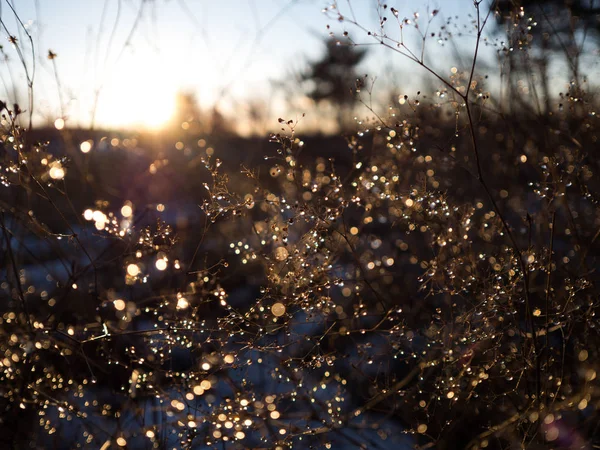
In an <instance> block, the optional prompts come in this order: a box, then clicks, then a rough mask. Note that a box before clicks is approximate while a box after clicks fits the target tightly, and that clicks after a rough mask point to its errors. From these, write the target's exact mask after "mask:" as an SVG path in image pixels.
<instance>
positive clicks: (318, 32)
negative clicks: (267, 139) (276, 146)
mask: <svg viewBox="0 0 600 450" xmlns="http://www.w3.org/2000/svg"><path fill="white" fill-rule="evenodd" d="M0 1H1V2H2V3H1V6H2V9H1V17H2V21H3V24H4V25H3V29H2V30H1V31H2V37H3V40H4V42H5V43H6V44H4V51H5V54H6V56H7V57H8V59H9V61H8V64H6V63H5V64H3V66H2V67H1V68H0V75H2V80H1V82H2V84H3V86H0V98H2V97H6V98H9V99H10V98H12V97H14V89H13V88H14V87H16V88H17V90H18V92H19V97H20V103H21V104H26V100H25V99H26V92H27V79H26V76H25V71H24V70H23V67H22V64H21V63H20V61H19V57H18V54H17V51H16V49H15V47H14V46H13V45H11V44H10V43H9V42H8V36H7V34H8V33H7V31H8V32H9V33H10V34H11V35H13V36H16V37H17V38H18V45H19V46H20V48H21V50H22V53H23V57H24V59H25V61H26V64H27V65H28V68H29V72H30V73H33V70H32V69H33V60H35V79H34V98H35V105H36V108H35V118H36V121H37V122H38V123H53V122H54V120H56V119H57V118H63V119H64V120H65V122H66V123H67V124H69V125H70V126H81V127H89V126H91V125H95V126H97V127H117V128H125V127H136V126H141V127H146V128H153V127H160V126H161V125H163V124H164V123H166V122H167V121H168V120H169V118H170V117H171V115H172V114H173V108H174V104H175V103H174V99H175V96H176V94H177V92H182V91H185V92H192V93H194V94H195V95H196V98H197V99H198V102H199V104H200V106H201V107H203V108H210V107H212V106H213V105H215V104H216V105H218V108H219V109H220V110H221V111H223V112H224V113H226V114H228V115H230V116H231V115H233V116H235V114H236V109H237V108H242V106H241V105H244V104H247V103H248V102H262V103H260V104H262V105H263V107H264V108H267V106H268V113H269V114H272V115H273V117H274V118H276V117H280V116H281V115H283V113H282V111H285V109H286V102H285V95H286V93H285V92H281V90H279V91H276V90H274V89H273V81H275V80H282V79H285V78H286V77H289V76H290V74H292V73H294V71H298V70H299V69H301V68H302V67H304V66H305V65H306V62H307V61H308V60H315V59H317V58H318V57H319V56H320V55H321V54H322V52H323V49H324V45H323V39H324V38H325V37H327V35H328V32H329V31H334V32H335V33H337V34H340V33H341V32H343V31H344V30H346V31H349V32H350V35H351V36H357V38H356V40H357V41H360V40H361V39H362V40H363V42H367V41H366V40H365V38H366V36H365V33H362V34H361V33H359V31H358V30H357V29H356V28H354V27H352V26H351V25H349V24H343V23H339V22H338V21H337V20H336V19H335V17H331V15H329V16H328V15H327V14H326V13H324V12H323V11H324V10H325V9H326V8H327V7H328V6H329V5H331V2H330V1H326V0H229V1H215V0H85V1H82V0H18V1H17V0H0ZM339 4H340V7H341V8H342V9H343V10H345V11H349V10H348V3H347V0H339ZM351 4H352V7H353V12H354V15H355V16H356V17H357V19H358V20H359V21H360V22H361V23H363V24H366V25H367V26H369V27H374V28H376V27H377V1H376V0H353V1H352V3H351ZM388 4H389V6H394V7H396V9H398V10H399V11H400V15H401V16H407V17H412V15H413V12H415V11H420V12H421V14H424V13H425V14H426V11H427V8H429V10H430V11H432V10H434V9H439V10H440V16H442V17H444V16H446V17H447V16H452V15H455V14H461V16H464V12H465V11H466V10H473V11H474V8H473V2H472V0H437V1H436V0H419V1H414V2H406V1H403V0H401V1H400V0H399V1H390V2H388ZM11 5H12V6H13V7H14V9H15V11H16V13H17V14H18V16H19V18H20V19H21V20H22V21H23V23H24V25H25V26H26V27H27V29H28V31H29V33H30V34H31V37H32V40H33V49H34V52H35V57H33V56H32V51H31V48H30V46H29V44H28V39H27V36H26V35H25V34H24V33H23V30H22V29H21V28H20V27H19V25H18V23H17V21H16V20H15V16H14V13H13V11H12V10H11V8H10V6H11ZM442 20H443V19H442ZM328 24H329V25H330V26H331V28H330V30H328V29H327V25H328ZM4 27H5V28H4ZM431 44H433V46H434V47H435V43H434V42H433V43H431ZM49 50H51V51H52V52H53V53H54V54H56V55H57V56H56V58H54V59H52V60H50V59H48V57H47V55H48V51H49ZM431 51H432V52H433V55H434V57H433V59H436V58H437V57H436V56H435V55H441V54H444V53H443V52H440V49H439V48H438V49H436V48H433V49H431ZM436 52H437V53H436ZM372 53H373V54H372V55H371V57H370V58H369V59H368V60H367V62H366V65H367V66H368V67H365V71H366V69H367V68H368V69H369V71H370V72H372V71H375V72H377V71H379V72H386V71H387V73H388V77H389V73H390V72H394V70H391V69H390V68H391V67H400V68H402V67H404V66H405V65H406V64H407V63H406V62H403V61H402V60H401V58H400V57H399V56H398V55H394V54H391V53H389V52H388V53H382V52H377V51H375V52H372ZM446 54H447V52H446ZM437 62H439V61H437ZM394 64H396V66H394ZM445 65H447V66H448V70H449V68H450V67H451V66H452V65H453V62H452V61H448V63H447V64H445ZM408 73H411V71H410V70H409V71H408ZM373 75H375V74H373ZM412 81H414V79H413V80H412ZM401 82H406V81H405V80H401ZM290 95H292V94H291V93H290ZM300 107H301V106H300ZM286 112H288V111H286ZM274 120H276V119H274Z"/></svg>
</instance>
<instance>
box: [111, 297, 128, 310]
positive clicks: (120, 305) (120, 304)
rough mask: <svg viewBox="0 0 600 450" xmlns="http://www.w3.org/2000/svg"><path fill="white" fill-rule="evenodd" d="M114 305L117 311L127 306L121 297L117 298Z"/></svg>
mask: <svg viewBox="0 0 600 450" xmlns="http://www.w3.org/2000/svg"><path fill="white" fill-rule="evenodd" d="M113 305H115V309H116V310H117V311H123V310H124V309H125V306H126V305H125V302H124V301H123V300H121V299H118V300H115V301H114V302H113Z"/></svg>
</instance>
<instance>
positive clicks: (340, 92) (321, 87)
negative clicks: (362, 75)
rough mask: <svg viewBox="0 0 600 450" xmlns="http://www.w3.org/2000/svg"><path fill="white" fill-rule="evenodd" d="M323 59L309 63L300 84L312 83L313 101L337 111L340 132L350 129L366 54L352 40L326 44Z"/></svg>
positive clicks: (332, 41) (309, 89)
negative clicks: (360, 65)
mask: <svg viewBox="0 0 600 450" xmlns="http://www.w3.org/2000/svg"><path fill="white" fill-rule="evenodd" d="M325 45H326V51H325V54H324V55H323V57H322V58H321V59H319V60H317V61H313V62H310V63H309V67H308V69H307V70H306V71H305V72H304V73H302V74H301V76H300V79H301V82H304V83H306V82H311V85H310V87H309V88H308V90H307V95H308V97H309V98H310V99H312V100H314V101H315V102H317V103H320V102H323V101H326V102H329V103H330V104H331V105H332V106H333V107H335V108H336V109H337V120H338V124H339V127H340V128H341V129H346V128H347V127H348V125H349V123H348V118H349V117H351V112H352V110H353V108H354V105H355V103H356V97H355V96H354V94H353V88H355V87H356V83H357V80H358V74H357V66H358V65H359V64H360V63H361V62H362V61H363V59H364V58H365V56H366V54H367V51H366V50H365V49H364V48H358V47H356V45H354V44H352V43H351V42H350V41H349V40H348V41H346V42H340V41H337V40H333V39H327V40H326V41H325Z"/></svg>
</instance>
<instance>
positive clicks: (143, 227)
mask: <svg viewBox="0 0 600 450" xmlns="http://www.w3.org/2000/svg"><path fill="white" fill-rule="evenodd" d="M379 11H380V15H381V17H380V26H381V29H380V30H378V31H369V30H368V29H367V28H365V27H361V25H360V23H359V22H358V21H357V20H356V18H354V17H353V16H352V14H346V13H344V12H343V11H341V10H339V9H338V8H337V6H335V5H334V6H333V7H332V8H330V9H328V13H329V14H331V15H332V17H333V18H335V19H338V20H340V21H341V22H343V23H344V22H345V23H348V22H350V23H353V24H354V25H356V26H358V27H359V30H360V29H362V31H364V33H365V35H366V36H367V37H368V38H371V39H374V40H375V42H380V43H381V45H383V46H385V47H388V48H389V50H390V51H395V52H397V53H400V54H401V56H403V57H405V58H408V59H409V60H412V62H413V63H414V64H416V65H417V66H420V67H421V68H423V69H424V70H425V71H428V72H430V74H431V75H432V76H433V77H434V78H435V79H436V80H437V81H436V82H437V83H439V88H438V89H437V90H436V92H434V93H431V94H428V95H427V96H426V95H425V94H423V95H421V94H420V93H419V94H418V95H417V96H409V95H406V96H404V95H402V96H401V97H400V99H399V100H400V104H401V105H400V106H398V107H397V108H393V109H391V110H388V113H386V114H380V113H378V112H377V111H378V110H377V107H376V106H373V105H372V104H371V103H369V102H368V100H366V99H364V98H363V101H364V103H365V104H366V105H367V106H368V107H369V108H370V110H371V112H372V113H373V114H372V117H371V119H368V120H365V121H362V122H361V123H360V124H359V126H360V129H359V131H358V132H357V133H356V135H354V136H350V137H348V139H347V145H346V148H345V149H344V151H343V152H341V153H340V154H338V155H337V156H336V157H335V158H333V157H328V156H324V155H325V153H324V152H326V151H328V152H329V153H328V154H329V155H331V154H332V152H331V151H330V149H318V150H312V149H311V148H310V145H311V144H310V140H308V139H306V142H305V141H303V140H302V139H301V138H300V137H299V136H298V134H297V129H298V127H299V126H301V124H299V121H295V120H283V119H280V120H279V123H280V130H279V132H278V133H274V134H272V135H271V137H270V141H271V147H270V149H271V150H270V151H269V154H268V155H266V159H265V162H263V163H260V164H257V165H256V167H245V166H244V167H242V170H241V171H240V170H237V168H236V167H235V164H233V163H231V161H228V160H227V158H226V156H227V155H226V154H225V151H222V153H224V155H223V156H221V155H220V154H219V145H216V144H215V145H214V147H215V148H216V149H217V151H216V152H215V151H214V149H213V147H212V145H213V144H211V143H208V144H207V143H206V142H203V144H202V145H201V146H200V149H197V148H196V149H194V150H192V149H191V146H190V145H189V143H187V142H185V143H184V142H180V143H181V145H182V146H183V147H186V146H187V147H186V148H187V149H188V150H189V151H188V152H187V154H188V155H189V156H185V154H186V153H184V154H177V155H173V156H169V158H167V157H166V156H165V155H160V154H159V155H149V156H145V157H146V158H148V157H150V158H154V160H153V162H151V163H150V164H147V163H148V162H149V161H146V163H145V166H144V170H143V171H142V172H140V171H139V170H138V174H139V176H141V175H142V174H143V175H144V176H146V175H147V174H148V173H149V174H156V173H157V172H159V171H161V170H167V169H166V167H167V163H168V167H172V172H171V176H168V177H167V176H164V177H163V178H154V179H153V180H154V183H162V184H160V187H162V188H164V189H170V187H169V186H171V184H174V185H175V186H176V187H177V188H181V189H182V191H181V192H177V193H176V194H173V195H172V200H173V202H174V204H175V206H174V207H173V210H174V211H175V212H176V213H177V211H178V210H177V208H183V206H182V198H190V197H191V198H193V199H194V200H195V201H196V203H197V204H199V205H200V209H201V211H202V212H203V216H202V220H201V221H194V222H192V223H191V224H188V226H187V227H186V226H185V223H183V222H181V220H180V221H179V223H178V221H177V220H176V219H175V218H171V217H170V216H169V215H168V214H167V213H168V212H169V211H170V210H171V206H170V205H169V204H166V205H163V204H158V205H157V204H154V203H151V204H150V205H148V207H146V208H144V207H143V206H140V205H138V204H137V202H135V201H132V200H129V201H127V202H123V201H121V200H119V199H115V200H113V201H108V200H105V199H106V198H110V196H111V194H110V192H109V189H106V190H102V189H100V190H98V191H96V192H93V191H90V192H88V193H86V192H83V191H84V190H85V189H87V188H85V187H84V186H85V185H87V183H88V181H87V180H89V179H90V178H89V177H87V176H86V173H87V175H89V174H90V172H86V170H87V169H86V168H85V167H86V166H85V164H79V162H78V160H77V158H78V156H77V155H76V154H75V152H71V154H70V156H71V158H70V161H71V162H70V163H69V162H68V160H69V159H68V158H64V157H63V156H61V155H60V154H59V153H58V152H56V151H53V149H52V148H51V147H50V145H49V144H47V143H43V142H42V143H35V144H34V143H32V140H31V139H27V133H26V131H25V130H23V129H22V128H20V127H19V125H18V121H17V118H18V116H19V109H18V107H17V106H15V107H14V108H10V107H8V106H7V105H5V104H2V110H3V113H4V116H3V121H2V125H3V132H2V133H3V137H2V144H1V147H0V152H1V156H2V174H3V175H2V176H3V179H2V181H3V184H4V185H5V186H6V188H5V190H4V192H3V193H2V202H3V203H2V215H1V216H0V219H1V222H0V226H1V229H2V239H3V243H2V251H3V255H4V260H5V264H4V269H3V273H2V275H3V284H2V289H3V291H4V295H5V299H6V301H5V302H4V303H3V304H2V308H3V309H2V327H1V328H0V330H1V333H0V338H1V340H0V347H1V348H2V353H3V355H4V358H3V359H2V361H1V363H2V364H1V368H2V372H1V380H2V388H1V390H2V391H1V392H2V400H1V401H2V408H3V412H4V413H3V422H2V424H3V425H2V426H3V434H2V436H3V439H5V440H6V442H7V443H8V442H10V443H12V445H13V446H15V447H24V446H26V445H27V444H28V443H32V445H34V446H35V445H42V446H43V445H45V446H51V445H54V446H55V447H61V446H64V443H65V442H66V441H68V442H69V447H72V446H73V445H71V442H73V443H77V445H78V446H89V447H92V448H98V447H100V448H102V449H107V448H109V447H110V446H117V447H119V446H120V447H125V446H128V447H131V448H146V447H152V446H153V447H155V448H162V447H165V448H166V447H173V446H174V447H182V448H202V447H215V448H219V447H221V448H228V447H231V448H287V447H297V448H310V447H318V448H322V447H325V448H341V447H348V448H399V447H402V446H406V447H411V446H419V447H435V448H447V449H450V448H508V447H517V446H521V447H528V448H545V447H546V446H548V445H550V446H553V447H556V448H560V447H568V448H571V447H586V446H593V445H595V443H596V441H597V431H596V424H597V419H598V416H597V414H596V410H597V409H598V402H599V397H600V393H599V390H598V387H597V381H596V377H597V370H598V366H597V363H596V361H597V360H598V356H599V355H598V348H599V344H600V342H599V337H598V333H597V329H598V328H597V327H598V321H597V314H596V308H597V307H598V287H597V283H598V275H597V273H596V271H595V267H596V265H597V256H598V237H599V236H600V231H598V230H599V228H600V215H599V210H598V194H597V193H598V187H599V186H598V181H597V177H594V173H595V171H597V170H598V167H597V166H598V160H597V158H596V157H595V156H596V153H597V152H595V150H597V147H598V144H597V127H598V124H597V121H598V118H597V115H596V113H595V107H596V103H595V102H594V99H593V97H592V95H591V94H590V93H589V92H586V91H585V90H584V87H585V86H586V83H585V82H584V80H583V78H582V79H581V80H579V79H577V80H571V83H570V88H569V91H568V92H565V93H563V94H561V95H560V96H559V98H557V99H551V100H550V101H549V102H548V104H549V105H551V110H550V111H543V112H539V111H537V110H536V109H535V108H529V107H527V106H528V105H529V106H530V105H531V102H529V101H527V100H523V101H522V102H521V103H520V104H522V105H524V106H523V107H522V108H520V110H514V109H512V110H511V109H508V108H505V107H503V106H502V105H503V103H502V102H501V100H502V99H501V98H498V97H495V95H494V94H493V93H492V92H491V88H490V87H488V86H486V83H487V81H486V77H485V75H484V74H482V75H480V74H479V72H478V62H477V57H478V53H479V51H480V46H481V45H483V44H484V43H488V42H491V44H490V45H497V48H498V50H499V52H498V53H499V57H500V58H501V59H503V58H509V57H511V58H512V57H514V56H510V55H512V54H514V53H516V54H517V55H518V56H522V55H527V54H530V52H534V51H535V50H533V49H532V47H530V45H531V40H530V39H529V37H528V36H529V34H528V27H530V26H532V25H531V23H532V22H534V21H535V19H534V18H533V17H532V18H530V17H529V16H528V14H527V13H526V11H525V10H520V9H517V10H516V13H514V14H512V15H510V16H509V19H510V21H511V22H510V29H511V30H519V31H522V33H515V34H513V35H511V36H509V37H508V38H509V39H513V40H514V41H509V42H507V43H506V44H502V43H500V41H494V40H492V39H490V40H489V41H488V40H486V39H485V36H486V35H485V31H486V29H485V27H486V26H487V25H486V24H487V23H488V22H489V20H490V18H491V17H492V16H493V14H494V13H495V10H494V8H493V7H492V8H490V9H489V10H487V9H486V10H483V6H482V5H481V3H480V2H476V3H475V6H474V13H473V24H472V25H473V27H474V28H473V30H474V37H473V39H474V47H475V50H474V54H473V56H472V59H471V62H470V64H469V65H468V66H469V67H468V69H467V70H466V71H465V72H462V71H460V70H458V69H457V70H453V71H452V72H451V73H450V74H449V75H446V74H445V73H439V72H436V71H435V70H434V69H433V68H431V67H430V66H428V65H427V63H426V60H425V56H424V52H421V51H415V50H412V49H411V48H410V47H409V46H408V45H407V44H405V42H404V37H403V35H404V33H405V32H406V31H407V30H408V29H409V28H410V27H413V26H415V21H416V27H417V28H415V29H416V31H417V32H418V33H422V34H421V35H420V36H422V45H423V48H424V47H425V41H426V39H427V38H428V37H429V36H430V34H429V26H430V24H431V23H433V20H434V18H435V17H437V16H438V14H439V13H438V12H437V11H429V12H428V15H429V17H428V18H427V19H426V21H427V22H428V25H427V30H422V29H421V28H419V26H420V22H419V17H418V15H415V16H414V17H413V18H412V19H410V20H409V19H401V18H400V17H399V16H398V14H397V11H396V10H394V9H393V8H388V7H386V6H385V5H383V4H380V5H379ZM393 21H397V25H398V26H399V27H400V30H401V39H400V40H399V41H393V40H392V39H391V38H390V37H389V36H390V34H388V32H387V31H386V27H388V26H389V24H390V23H392V22H393ZM449 27H450V26H449V25H448V24H447V23H446V24H445V25H443V27H442V29H441V30H440V31H439V33H438V34H435V33H434V36H436V37H437V38H438V39H440V40H441V41H442V42H445V38H451V36H450V35H449V31H448V30H449ZM532 36H533V35H532ZM532 39H533V37H532ZM525 69H526V70H533V67H530V68H527V67H525ZM525 75H531V72H526V73H525ZM357 87H358V88H360V89H361V90H362V91H363V92H359V93H358V94H359V95H364V91H365V89H364V84H363V83H362V82H360V83H357ZM529 87H530V92H531V91H532V90H533V88H534V87H535V81H534V79H533V77H530V84H529ZM522 88H523V84H521V94H522V95H523V96H524V94H525V89H522ZM366 92H367V94H369V92H370V90H366ZM509 100H510V101H516V99H509ZM448 117H449V118H448ZM132 145H133V144H132ZM207 145H210V147H207ZM316 146H317V145H316V144H315V147H316ZM223 147H225V145H224V144H223ZM66 148H67V149H68V148H69V147H68V146H67V147H66ZM209 149H210V150H209ZM215 153H216V154H217V155H219V157H220V158H222V159H218V158H217V157H216V156H215ZM95 157H96V158H98V159H97V160H96V161H100V158H116V159H117V160H118V159H119V158H122V154H118V155H117V156H116V157H115V156H114V155H113V156H111V155H109V154H105V155H100V156H95ZM139 159H140V160H141V159H142V157H139ZM69 164H71V165H69ZM136 165H138V159H136V161H135V162H130V161H120V169H121V170H123V175H122V177H125V176H127V177H129V179H130V178H132V177H133V176H132V175H130V173H129V171H130V170H131V171H135V170H136V169H135V167H136ZM145 167H149V168H148V169H145ZM190 167H191V168H193V169H192V170H193V173H190V174H185V171H186V170H187V171H189V170H190ZM197 167H200V168H202V170H204V171H205V172H204V174H203V175H202V177H203V178H202V179H200V180H198V177H197V170H198V169H197ZM260 169H262V170H260ZM96 170H97V171H98V172H97V173H96V174H95V175H96V177H98V178H99V179H102V180H106V179H108V176H106V175H105V178H102V177H101V176H99V171H101V168H96ZM110 172H111V176H112V177H114V178H118V177H119V176H120V175H118V171H117V165H116V164H114V163H112V162H111V164H110ZM69 177H73V178H74V179H79V180H81V181H80V183H79V184H77V185H76V186H71V185H69V184H67V182H68V180H69ZM178 177H182V178H183V180H182V179H178ZM188 177H189V178H188ZM92 179H93V178H92ZM176 183H179V184H176ZM184 189H188V191H186V192H183V190H184ZM76 195H79V197H78V199H79V201H78V204H77V207H79V208H80V209H77V208H73V209H74V211H73V210H71V209H70V208H71V206H70V200H71V199H72V198H73V196H76ZM133 195H134V194H131V196H133ZM135 195H138V196H139V197H140V198H144V199H147V198H148V197H145V196H144V195H145V193H144V194H135ZM165 195H166V194H165ZM85 202H87V206H82V205H83V204H85ZM94 202H95V203H94ZM178 202H179V203H178ZM140 203H141V202H140ZM142 205H143V204H142ZM84 208H86V209H85V211H84V210H83V209H84ZM38 421H39V424H40V425H41V427H40V428H39V429H38V428H36V427H33V426H32V424H33V423H34V422H38ZM34 428H35V429H36V430H38V431H34V432H33V433H34V434H32V435H28V434H26V432H32V431H31V430H32V429H34ZM31 436H33V437H31Z"/></svg>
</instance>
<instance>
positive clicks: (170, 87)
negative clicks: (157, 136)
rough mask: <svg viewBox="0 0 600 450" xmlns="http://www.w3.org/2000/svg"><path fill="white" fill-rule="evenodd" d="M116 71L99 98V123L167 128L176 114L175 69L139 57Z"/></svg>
mask: <svg viewBox="0 0 600 450" xmlns="http://www.w3.org/2000/svg"><path fill="white" fill-rule="evenodd" d="M136 56H137V57H136V58H131V59H130V60H127V62H126V63H123V64H122V65H121V66H120V67H119V69H117V70H115V72H114V74H113V75H112V77H111V83H110V84H109V85H107V86H106V89H104V90H103V91H102V92H101V94H100V98H99V103H98V110H97V117H96V118H97V120H98V122H100V123H103V124H109V125H111V126H116V127H119V128H123V127H142V128H145V129H148V130H158V129H161V128H163V127H164V126H165V125H167V123H168V122H169V120H170V119H171V118H172V116H173V112H174V110H175V96H176V89H177V87H176V83H173V80H172V79H173V70H174V69H173V67H172V66H170V65H169V64H162V65H161V64H158V63H157V61H156V58H151V57H147V58H144V57H143V55H136Z"/></svg>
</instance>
